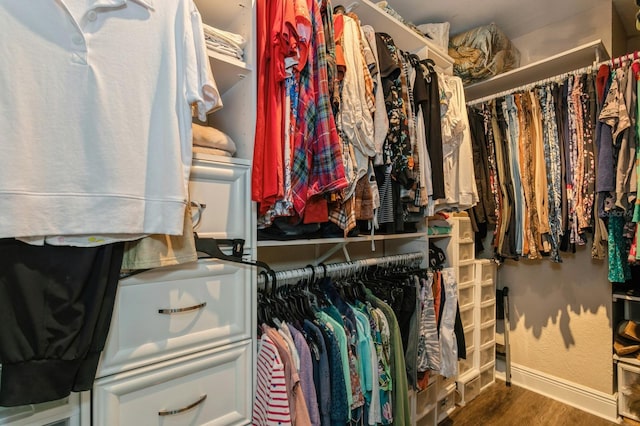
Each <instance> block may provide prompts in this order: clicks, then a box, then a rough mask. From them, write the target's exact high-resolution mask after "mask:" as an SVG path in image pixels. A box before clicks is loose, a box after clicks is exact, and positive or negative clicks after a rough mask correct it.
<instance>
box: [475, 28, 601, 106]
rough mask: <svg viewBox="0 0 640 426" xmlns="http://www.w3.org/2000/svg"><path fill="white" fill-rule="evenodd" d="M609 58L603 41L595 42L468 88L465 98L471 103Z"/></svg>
mask: <svg viewBox="0 0 640 426" xmlns="http://www.w3.org/2000/svg"><path fill="white" fill-rule="evenodd" d="M608 57H609V56H608V53H607V51H606V49H605V48H604V45H603V44H602V41H601V40H594V41H592V42H590V43H585V44H583V45H581V46H578V47H576V48H573V49H571V50H568V51H566V52H562V53H559V54H557V55H553V56H550V57H549V58H546V59H543V60H540V61H537V62H533V63H530V64H527V65H524V66H522V67H520V68H516V69H514V70H511V71H507V72H505V73H503V74H498V75H496V76H495V77H492V78H489V79H487V80H484V81H480V82H478V83H473V84H470V85H468V86H466V87H465V89H464V93H465V98H466V100H467V102H473V101H474V100H477V99H480V98H483V97H485V96H491V95H495V94H497V93H500V92H503V91H506V90H510V89H513V88H516V87H519V86H522V85H526V84H530V83H534V82H536V81H540V80H543V79H545V78H549V77H554V76H556V75H560V74H562V73H565V72H570V71H573V70H576V69H579V68H582V67H586V66H589V65H593V64H594V62H597V61H599V60H606V59H608Z"/></svg>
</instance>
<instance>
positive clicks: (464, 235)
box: [257, 0, 493, 426]
mask: <svg viewBox="0 0 640 426" xmlns="http://www.w3.org/2000/svg"><path fill="white" fill-rule="evenodd" d="M339 4H340V3H339V2H334V3H333V5H334V6H337V5H339ZM343 5H344V6H345V7H346V8H347V9H349V10H350V11H352V12H354V13H355V14H357V15H358V17H359V18H360V20H361V22H362V23H363V24H369V25H371V26H373V28H374V29H375V30H376V31H381V32H385V33H387V34H389V35H390V36H391V37H393V39H394V42H395V44H396V45H397V46H398V47H399V48H400V49H403V50H405V51H410V52H414V53H416V54H418V56H419V57H421V58H422V59H427V58H430V59H433V60H434V62H435V64H436V67H437V68H438V69H439V70H440V71H442V72H445V73H448V74H451V72H452V69H453V67H452V64H453V59H452V58H451V57H449V56H448V55H447V54H446V53H444V52H442V51H441V50H439V48H438V47H436V46H435V45H434V44H433V43H431V42H430V41H429V40H427V39H426V38H423V37H420V36H419V35H418V34H416V33H414V32H413V31H412V30H411V29H409V28H407V27H406V26H405V25H404V24H402V23H401V22H399V21H398V20H397V19H395V18H394V17H392V16H390V15H388V14H387V13H386V12H384V11H383V10H382V9H380V8H379V7H378V6H376V5H375V4H374V3H372V2H370V1H368V0H358V1H353V2H345V3H343ZM460 220H461V221H462V222H464V223H465V224H467V227H465V228H464V230H463V231H459V229H460V226H459V225H457V224H456V223H457V221H458V219H453V222H454V231H453V232H452V233H451V234H447V235H429V233H428V224H427V222H426V220H425V221H424V222H423V223H421V224H420V225H419V226H418V232H415V233H408V234H395V235H373V236H372V235H362V236H358V237H350V238H326V239H305V240H293V241H258V242H257V251H258V258H259V259H260V260H262V261H264V262H266V263H268V264H269V265H270V266H271V267H272V268H274V269H275V270H286V269H293V268H300V267H304V266H305V265H308V264H311V265H318V264H319V263H321V262H325V263H334V262H343V261H345V260H347V261H348V260H357V259H367V258H371V257H380V256H389V255H395V254H402V253H411V252H422V253H427V252H428V247H429V242H430V241H432V242H435V243H436V244H437V245H438V246H439V247H440V248H442V249H443V250H444V251H445V252H446V253H447V263H448V264H447V265H446V266H452V267H454V268H456V272H457V278H458V282H465V283H469V284H470V285H472V286H474V288H475V284H474V276H475V274H474V268H475V260H474V258H473V254H474V250H473V246H474V244H473V233H472V232H471V227H470V224H469V222H468V220H469V219H468V218H462V219H460ZM477 291H478V292H479V290H477ZM470 303H471V305H470V306H471V307H472V308H473V309H474V311H473V312H476V310H477V311H478V312H479V311H480V308H479V305H478V303H479V302H477V301H476V300H475V298H474V299H473V300H472V301H471V302H470ZM478 330H479V328H478ZM478 332H479V331H478ZM474 353H475V354H477V351H476V352H474ZM476 372H477V374H476V376H478V375H479V374H480V373H479V369H478V368H477V367H476ZM491 372H493V370H491ZM492 377H493V376H492ZM479 380H480V379H479V378H478V383H479ZM409 397H410V400H411V401H410V405H411V425H430V426H432V425H433V426H435V425H437V423H438V422H439V421H441V420H443V419H444V418H446V417H447V416H448V415H449V414H450V413H451V412H452V411H453V410H454V409H455V407H456V400H457V392H456V378H455V377H452V378H449V379H446V380H445V379H443V378H442V376H438V375H434V376H433V377H432V378H431V380H430V384H429V386H428V387H427V388H426V389H424V390H423V391H421V392H418V393H416V392H414V391H409Z"/></svg>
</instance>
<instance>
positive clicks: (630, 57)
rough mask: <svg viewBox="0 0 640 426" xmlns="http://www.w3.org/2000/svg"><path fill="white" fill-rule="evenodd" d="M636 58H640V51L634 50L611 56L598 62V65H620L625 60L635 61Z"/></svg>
mask: <svg viewBox="0 0 640 426" xmlns="http://www.w3.org/2000/svg"><path fill="white" fill-rule="evenodd" d="M636 59H640V53H639V52H638V51H637V50H636V51H633V52H630V53H625V54H624V55H620V56H618V57H616V58H611V59H609V60H607V61H603V62H600V63H599V64H598V66H600V65H610V66H612V67H618V66H621V65H622V64H623V63H624V62H626V61H635V60H636Z"/></svg>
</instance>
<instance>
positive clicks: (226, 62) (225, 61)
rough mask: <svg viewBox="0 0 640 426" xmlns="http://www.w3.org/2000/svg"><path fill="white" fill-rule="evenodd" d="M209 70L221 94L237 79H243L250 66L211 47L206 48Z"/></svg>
mask: <svg viewBox="0 0 640 426" xmlns="http://www.w3.org/2000/svg"><path fill="white" fill-rule="evenodd" d="M207 54H208V55H209V60H210V61H211V70H212V71H213V77H214V78H215V79H216V84H217V85H218V91H219V92H220V94H221V95H223V94H225V93H226V92H227V91H228V90H229V89H231V88H232V87H233V86H235V85H236V84H237V83H238V82H239V81H242V80H244V78H246V77H247V76H248V75H249V74H250V73H251V71H252V70H251V67H250V66H249V65H248V64H247V63H246V62H243V61H241V60H239V59H236V58H234V57H232V56H228V55H223V54H221V53H218V52H215V51H213V50H211V49H207Z"/></svg>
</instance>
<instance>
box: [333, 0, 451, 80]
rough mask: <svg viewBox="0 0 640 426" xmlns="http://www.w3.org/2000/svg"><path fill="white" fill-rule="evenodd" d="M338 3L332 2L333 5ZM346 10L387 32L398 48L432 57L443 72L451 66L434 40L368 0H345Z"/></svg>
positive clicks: (449, 58)
mask: <svg viewBox="0 0 640 426" xmlns="http://www.w3.org/2000/svg"><path fill="white" fill-rule="evenodd" d="M337 4H338V3H334V6H335V5H337ZM345 7H346V8H347V10H349V11H351V12H353V13H355V14H356V15H358V17H359V18H360V21H361V22H362V24H364V25H371V26H372V27H373V29H374V30H376V31H381V32H384V33H387V34H389V35H390V36H391V37H392V38H393V41H394V42H395V44H396V46H398V47H399V48H400V49H402V50H404V51H408V52H412V53H416V54H418V56H419V57H420V58H421V59H426V58H427V57H428V58H430V59H433V61H434V62H435V64H436V66H437V67H439V68H440V69H442V70H443V71H445V72H447V71H448V72H450V71H451V69H452V67H453V58H452V57H451V56H449V54H448V53H446V52H443V51H442V50H440V47H439V46H437V45H436V44H435V43H434V42H432V41H431V40H429V39H428V38H426V37H424V36H421V35H419V34H418V33H416V32H415V31H413V30H412V29H411V28H409V27H407V26H406V25H405V24H403V23H402V22H400V21H399V20H397V19H396V18H394V17H393V16H391V15H389V14H388V13H387V12H385V11H384V10H382V9H381V8H379V7H378V6H376V5H375V4H374V3H373V2H371V1H369V0H354V1H351V2H349V0H346V2H345Z"/></svg>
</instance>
